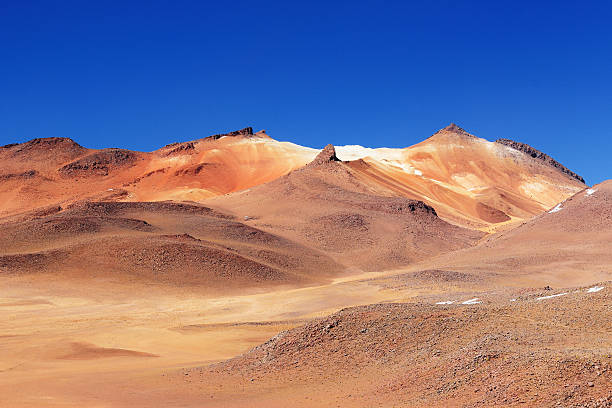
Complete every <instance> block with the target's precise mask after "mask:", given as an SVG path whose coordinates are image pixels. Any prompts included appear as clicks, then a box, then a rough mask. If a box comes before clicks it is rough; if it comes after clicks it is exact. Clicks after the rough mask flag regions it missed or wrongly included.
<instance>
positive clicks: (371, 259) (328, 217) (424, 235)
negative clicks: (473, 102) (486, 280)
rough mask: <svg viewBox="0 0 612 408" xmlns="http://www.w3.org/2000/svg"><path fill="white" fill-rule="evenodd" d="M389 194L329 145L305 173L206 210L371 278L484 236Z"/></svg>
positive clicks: (217, 202)
mask: <svg viewBox="0 0 612 408" xmlns="http://www.w3.org/2000/svg"><path fill="white" fill-rule="evenodd" d="M385 193H387V191H386V190H382V191H381V190H379V189H377V188H376V186H373V185H371V184H370V183H365V182H364V181H363V180H362V178H361V177H360V174H359V173H358V172H357V171H355V170H354V167H353V166H352V165H351V163H350V162H349V163H344V162H341V161H340V160H339V159H338V158H337V157H336V153H335V149H334V147H333V146H332V145H328V146H327V147H325V149H323V150H322V151H321V153H319V155H318V156H317V157H316V158H315V159H314V160H313V161H312V162H311V163H310V164H308V165H307V166H305V167H303V168H300V169H298V170H295V171H293V172H291V173H289V174H288V175H286V176H283V177H280V178H279V179H277V180H274V181H271V182H269V183H266V184H263V185H260V186H256V187H253V188H250V189H247V190H244V191H241V192H238V193H234V194H229V195H225V196H221V197H217V198H214V199H210V200H208V201H207V202H208V204H209V205H211V206H212V207H214V208H217V209H218V210H220V211H224V212H228V213H233V214H234V215H236V216H237V217H238V216H244V217H248V219H249V220H250V221H249V222H248V223H249V225H253V226H255V227H257V228H261V229H263V230H266V231H268V232H270V233H273V234H276V235H280V236H284V237H286V238H288V239H291V240H293V241H296V242H300V243H302V244H303V245H305V246H308V247H312V248H316V249H317V250H320V251H325V252H326V253H328V254H331V255H332V256H333V257H334V259H336V260H338V261H339V262H341V263H342V264H344V265H346V266H347V267H354V268H359V269H365V270H381V269H388V268H393V267H398V266H401V265H406V264H410V263H412V262H414V261H417V260H421V259H424V258H428V257H431V256H435V255H438V254H441V253H445V252H449V251H452V250H455V249H459V248H463V247H466V246H469V245H471V244H473V243H475V242H476V241H477V240H478V239H479V238H481V237H482V235H484V234H483V233H481V232H477V231H472V230H469V229H465V228H461V227H458V226H455V225H452V224H450V223H448V222H446V221H444V220H442V219H440V218H439V217H438V215H437V213H436V210H435V209H434V208H432V207H431V206H429V205H427V204H425V203H423V202H422V201H417V200H411V199H408V198H405V197H401V196H389V195H386V194H385Z"/></svg>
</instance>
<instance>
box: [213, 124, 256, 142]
mask: <svg viewBox="0 0 612 408" xmlns="http://www.w3.org/2000/svg"><path fill="white" fill-rule="evenodd" d="M223 136H230V137H235V136H246V137H251V136H253V128H252V127H250V126H249V127H245V128H244V129H240V130H234V131H233V132H229V133H219V134H217V135H212V136H208V137H206V138H204V140H217V139H221V138H222V137H223Z"/></svg>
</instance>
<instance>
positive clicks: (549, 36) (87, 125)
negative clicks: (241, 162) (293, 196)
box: [0, 0, 612, 184]
mask: <svg viewBox="0 0 612 408" xmlns="http://www.w3.org/2000/svg"><path fill="white" fill-rule="evenodd" d="M610 21H612V5H608V4H606V2H588V1H587V2H577V1H575V2H564V1H556V2H545V1H539V2H533V1H529V2H527V1H515V2H492V1H471V2H470V1H463V2H458V1H427V2H423V1H419V2H409V1H400V2H394V1H372V2H359V1H351V2H329V1H326V2H319V1H309V2H286V1H284V2H280V1H278V2H273V1H265V0H262V1H257V2H245V1H233V2H219V1H215V2H207V1H193V2H190V1H156V0H152V1H147V2H138V1H132V2H129V4H126V2H114V1H105V2H84V1H79V2H77V1H61V2H49V1H38V2H36V1H27V0H25V1H19V2H17V1H15V2H8V1H3V2H0V55H1V57H0V92H1V98H0V144H6V143H11V142H17V141H25V140H28V139H31V138H34V137H48V136H66V137H71V138H73V139H75V140H76V141H78V142H79V143H81V144H82V145H84V146H87V147H125V148H129V149H136V150H145V151H147V150H154V149H156V148H158V147H161V146H163V145H165V144H167V143H170V142H174V141H184V140H191V139H196V138H200V137H204V136H207V135H210V134H214V133H221V132H224V131H230V130H234V129H238V128H242V127H245V126H253V127H254V128H255V129H261V128H265V129H267V130H268V133H269V134H270V135H271V136H272V137H274V138H276V139H279V140H289V141H292V142H295V143H299V144H302V145H307V146H312V147H322V146H324V145H325V144H327V143H334V144H339V145H342V144H362V145H366V146H370V147H380V146H388V147H405V146H409V145H412V144H414V143H417V142H419V141H421V140H423V139H424V138H425V137H427V136H429V135H431V134H432V133H433V132H435V131H436V130H437V129H439V128H441V127H444V126H446V125H447V124H448V123H450V122H456V123H458V124H459V125H461V126H462V127H464V128H465V129H466V130H468V131H470V132H472V133H474V134H476V135H478V136H480V137H484V138H487V139H489V140H494V139H496V138H502V137H503V138H511V139H515V140H519V141H522V142H526V143H529V144H531V145H533V146H534V147H536V148H538V149H540V150H543V151H544V152H546V153H548V154H550V155H552V156H553V157H555V158H556V159H558V160H559V161H560V162H562V163H563V164H565V165H566V166H568V167H570V168H571V169H572V170H574V171H576V172H578V173H579V174H581V175H583V176H584V177H585V178H586V179H587V182H588V183H589V184H593V183H597V182H600V181H602V180H604V179H607V178H612V159H611V158H610V156H611V154H612V141H611V140H612V130H611V129H612V125H611V124H610V122H611V121H612V79H611V74H612V28H610V27H611V24H610Z"/></svg>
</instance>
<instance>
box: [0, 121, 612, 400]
mask: <svg viewBox="0 0 612 408" xmlns="http://www.w3.org/2000/svg"><path fill="white" fill-rule="evenodd" d="M0 160H1V162H0V163H1V164H0V198H2V200H3V205H2V206H1V207H0V216H1V218H0V290H1V292H2V297H1V298H0V310H1V311H2V312H3V315H4V316H5V318H4V319H3V320H2V322H0V344H1V345H2V347H0V406H7V407H82V406H87V407H151V406H163V407H202V406H206V407H208V406H210V407H217V406H219V407H221V406H222V407H232V406H236V407H247V406H248V407H254V406H255V407H257V406H259V407H275V406H278V407H281V406H288V405H291V406H334V407H335V406H349V407H371V406H404V407H414V406H422V407H430V406H458V407H459V406H461V407H464V406H466V407H468V406H469V407H475V406H482V407H489V406H537V407H540V406H550V407H578V406H588V407H607V406H612V377H611V376H612V373H611V370H612V359H611V358H612V326H611V322H612V307H611V304H610V290H611V289H612V273H611V272H612V251H610V249H611V247H610V242H612V182H610V181H606V182H604V183H601V184H599V185H596V186H592V187H588V186H587V185H586V184H584V180H582V178H581V177H580V176H579V175H577V174H576V173H574V172H573V171H571V170H569V169H567V168H565V167H564V166H563V165H562V164H560V163H558V162H556V161H555V160H554V159H553V158H551V157H549V156H547V155H546V154H544V153H542V152H539V151H537V150H535V149H533V148H532V147H530V146H527V145H524V144H521V143H519V142H514V141H508V140H500V141H497V142H489V141H486V140H484V139H479V138H477V137H475V136H473V135H471V134H469V133H468V132H466V131H464V130H463V129H461V128H459V127H458V126H456V125H450V126H448V127H447V128H444V129H442V130H440V131H439V132H436V133H435V134H434V135H433V136H431V137H430V138H428V139H426V140H425V141H423V142H422V143H419V144H417V145H415V146H412V147H407V148H405V149H368V148H364V147H361V146H340V147H336V148H334V147H333V146H331V145H329V146H327V147H326V148H325V149H323V150H316V149H310V148H306V147H301V146H297V145H293V144H290V143H286V142H278V141H276V140H273V139H271V138H269V136H267V135H266V134H265V132H263V131H262V132H256V133H254V132H253V131H252V129H250V128H246V129H243V130H240V131H236V132H230V133H226V134H219V135H213V136H210V137H207V138H204V139H199V140H196V141H192V142H185V143H175V144H171V145H168V146H166V147H164V148H161V149H159V150H157V151H154V152H149V153H145V152H132V151H128V150H123V149H115V148H113V149H102V150H94V149H87V148H84V147H82V146H80V145H78V144H77V143H76V142H74V141H72V140H70V139H61V138H46V139H35V140H32V141H30V142H26V143H22V144H16V145H8V146H4V147H2V148H0Z"/></svg>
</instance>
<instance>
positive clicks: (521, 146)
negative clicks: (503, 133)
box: [495, 139, 585, 183]
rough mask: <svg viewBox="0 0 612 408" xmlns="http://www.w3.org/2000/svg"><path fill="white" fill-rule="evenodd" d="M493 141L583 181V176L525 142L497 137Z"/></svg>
mask: <svg viewBox="0 0 612 408" xmlns="http://www.w3.org/2000/svg"><path fill="white" fill-rule="evenodd" d="M495 143H499V144H502V145H504V146H508V147H511V148H513V149H515V150H518V151H520V152H523V153H525V154H527V155H528V156H531V157H533V158H534V159H536V160H540V161H542V162H544V163H546V164H547V165H549V166H552V167H554V168H556V169H557V170H559V171H561V172H562V173H564V174H567V175H568V176H570V177H571V178H573V179H576V180H578V181H580V182H581V183H585V181H584V178H582V177H581V176H579V175H578V174H576V173H574V172H573V171H571V170H570V169H568V168H567V167H565V166H564V165H562V164H561V163H559V162H558V161H556V160H555V159H553V158H552V157H550V156H549V155H547V154H546V153H542V152H541V151H539V150H537V149H535V148H533V147H531V146H529V145H528V144H526V143H521V142H515V141H514V140H510V139H497V140H496V141H495Z"/></svg>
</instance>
